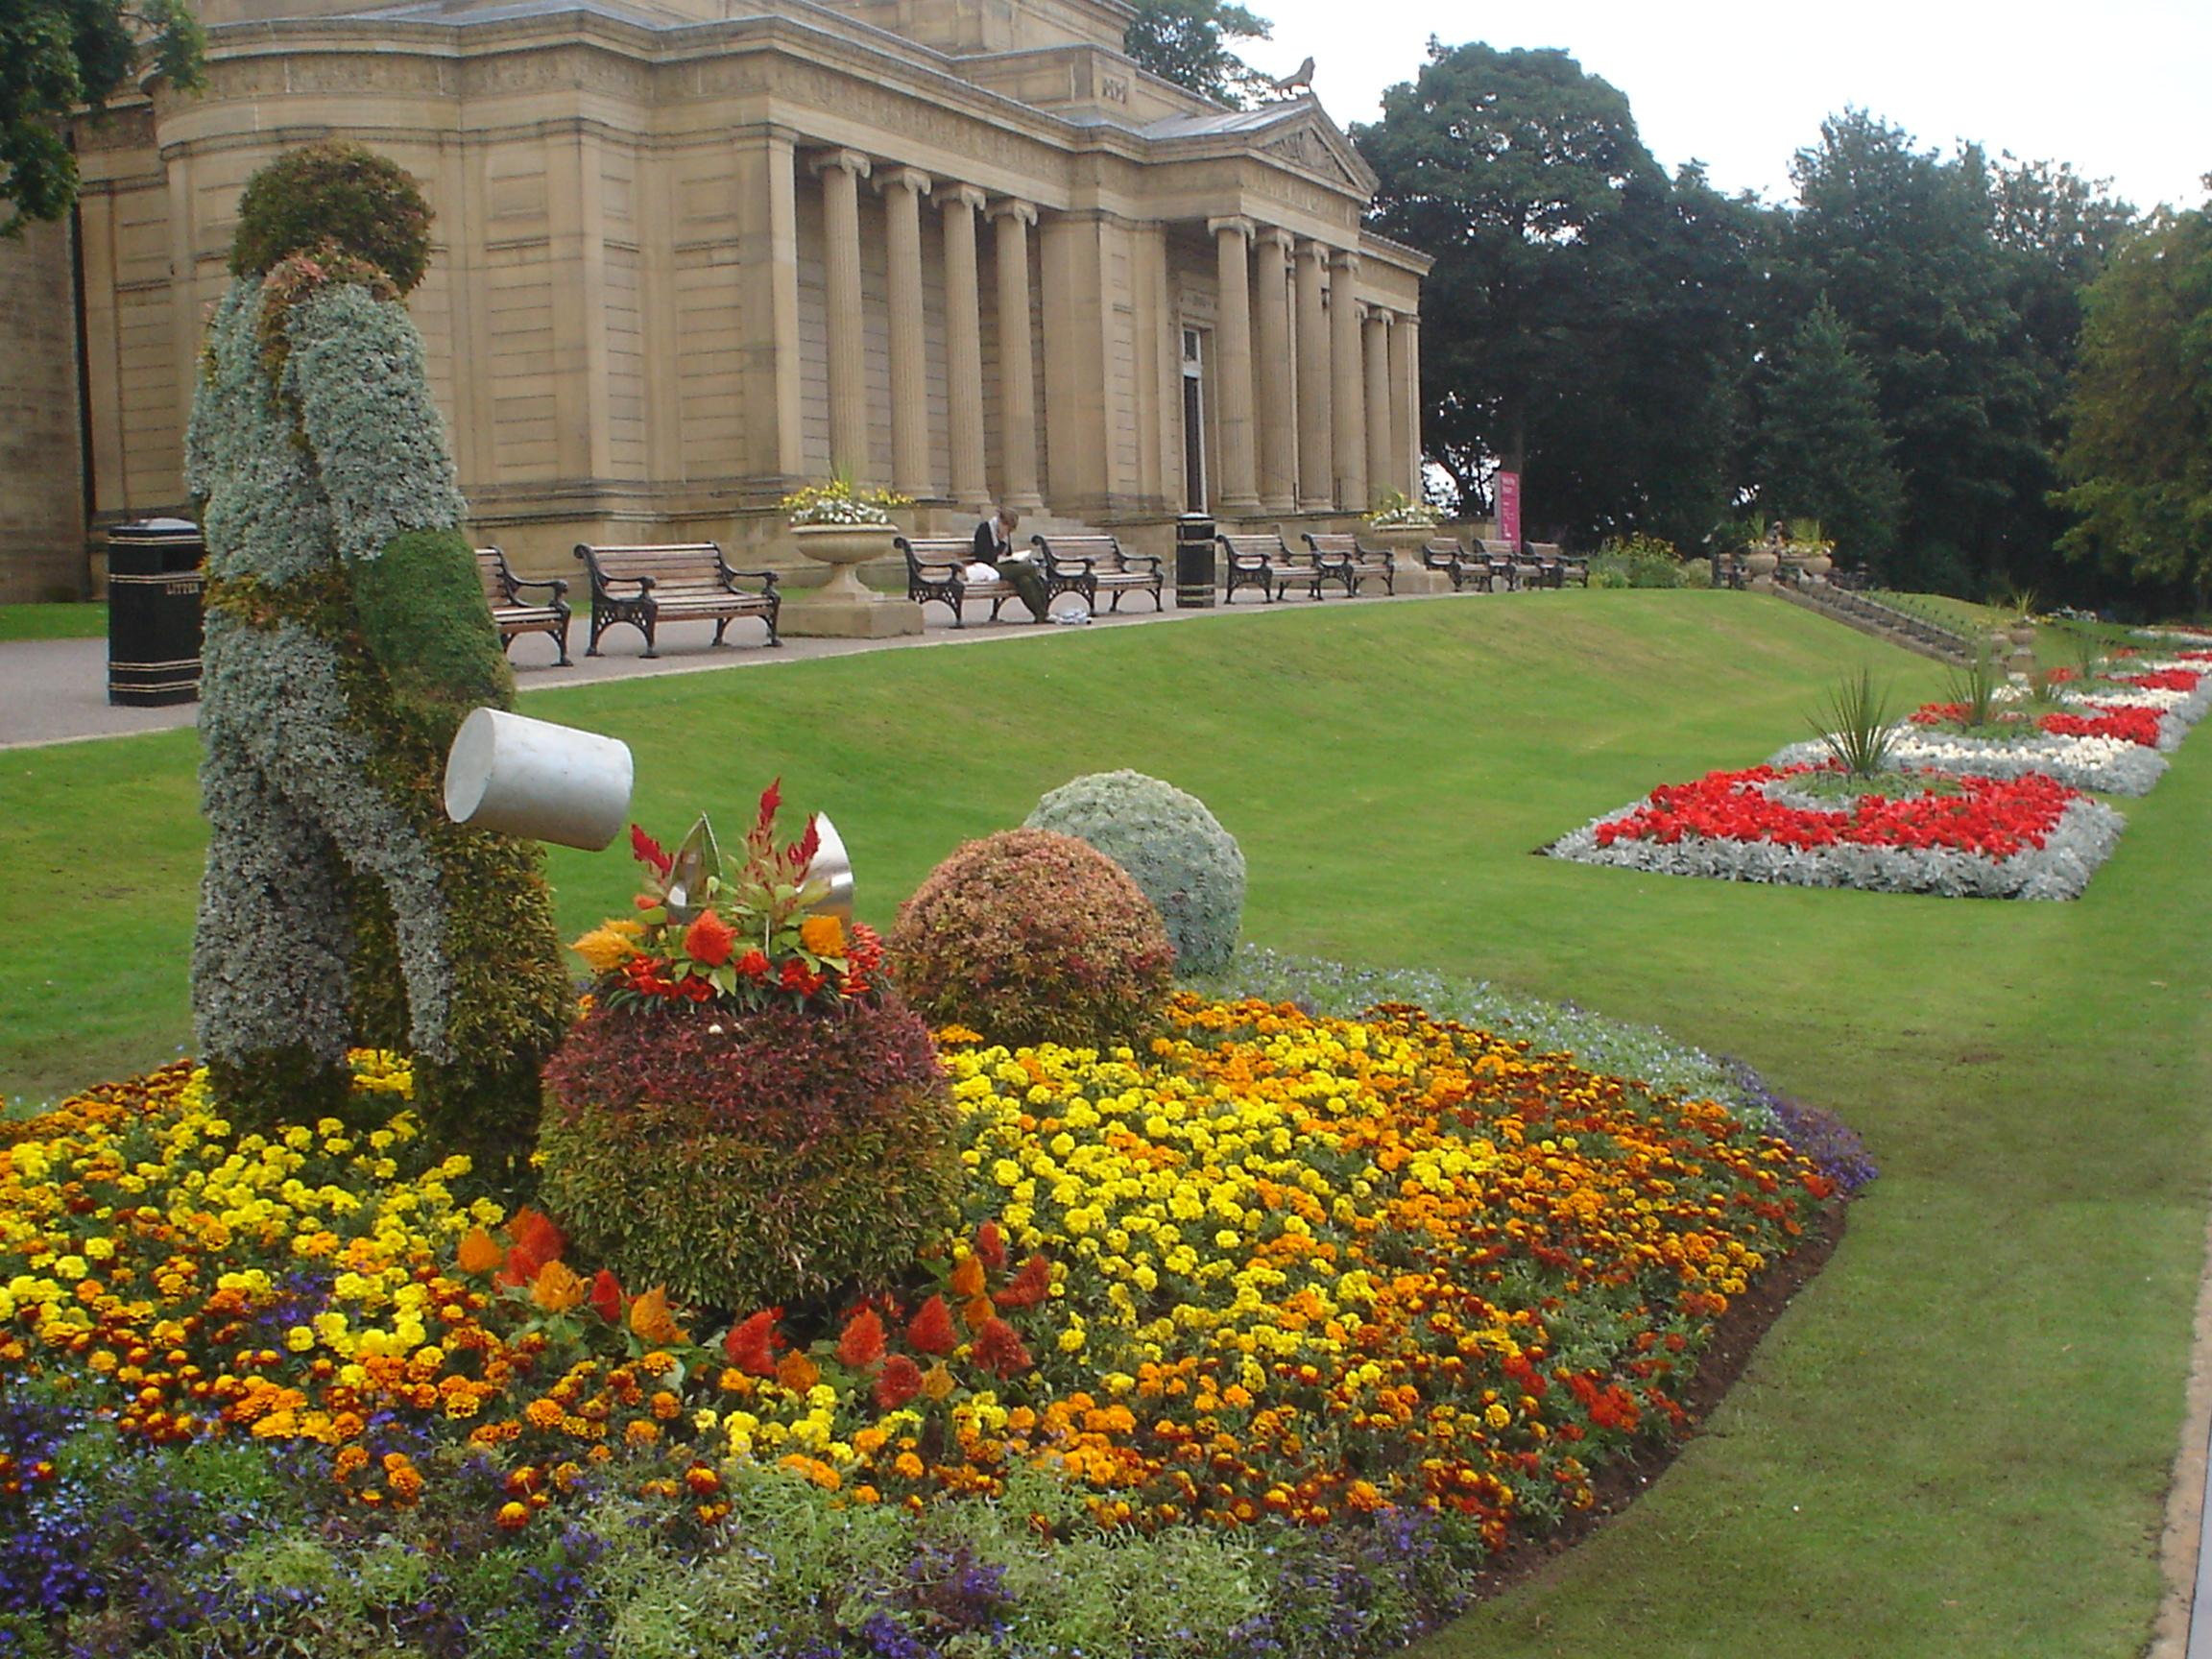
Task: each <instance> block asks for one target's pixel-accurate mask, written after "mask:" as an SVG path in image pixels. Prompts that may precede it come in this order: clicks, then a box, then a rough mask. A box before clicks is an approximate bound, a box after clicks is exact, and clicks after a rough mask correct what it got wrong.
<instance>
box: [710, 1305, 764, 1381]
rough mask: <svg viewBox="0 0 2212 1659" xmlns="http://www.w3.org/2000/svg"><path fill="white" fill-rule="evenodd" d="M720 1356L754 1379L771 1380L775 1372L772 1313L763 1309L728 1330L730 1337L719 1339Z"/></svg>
mask: <svg viewBox="0 0 2212 1659" xmlns="http://www.w3.org/2000/svg"><path fill="white" fill-rule="evenodd" d="M722 1352H723V1353H724V1354H725V1355H726V1356H727V1357H728V1358H729V1360H730V1363H731V1364H733V1365H734V1366H736V1367H737V1369H738V1370H740V1371H743V1372H745V1373H747V1374H748V1375H749V1376H754V1377H769V1376H773V1375H774V1374H775V1371H776V1310H774V1309H773V1308H763V1309H761V1310H760V1311H759V1312H757V1313H756V1314H754V1315H753V1316H752V1317H750V1318H748V1319H746V1320H744V1321H743V1322H741V1323H739V1324H736V1325H733V1326H732V1327H731V1328H730V1334H729V1335H727V1336H725V1337H723V1338H722Z"/></svg>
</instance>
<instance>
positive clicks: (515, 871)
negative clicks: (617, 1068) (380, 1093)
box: [185, 153, 572, 1179]
mask: <svg viewBox="0 0 2212 1659" xmlns="http://www.w3.org/2000/svg"><path fill="white" fill-rule="evenodd" d="M369 163H374V165H373V166H372V165H370V164H369ZM266 171H267V172H268V173H271V174H276V175H278V177H277V179H276V183H275V186H274V187H273V186H272V185H271V183H270V181H269V180H267V179H266V178H264V177H261V176H257V179H256V182H255V184H253V185H250V186H249V190H248V197H249V200H250V202H259V203H262V204H280V206H281V208H282V213H283V218H284V224H283V225H282V226H281V227H280V228H279V232H280V233H276V234H264V233H263V232H264V231H265V230H266V227H262V226H260V225H259V224H258V222H257V220H256V219H255V217H254V215H253V214H246V215H245V216H244V217H243V218H242V221H241V225H240V228H239V244H238V247H239V251H240V256H241V258H242V260H243V261H244V262H243V263H241V264H240V265H239V266H238V267H237V269H238V273H239V275H238V277H237V280H235V281H234V282H233V283H232V284H231V286H230V289H229V291H228V293H227V294H226V295H225V296H224V297H223V299H222V300H221V301H220V302H219V303H218V304H217V306H216V308H215V312H214V316H213V319H212V321H211V322H210V324H209V327H208V334H207V340H206V345H205V348H204V352H203V356H202V364H201V376H200V383H199V385H198V386H197V388H196V389H195V392H194V396H193V409H192V425H191V431H190V436H189V439H188V441H187V445H186V463H185V467H186V484H187V486H188V488H189V489H190V490H191V492H192V493H193V495H194V496H195V497H196V498H197V500H198V502H199V504H200V517H201V522H202V524H203V525H204V528H205V531H206V537H207V547H208V554H207V589H206V601H205V605H206V644H205V648H204V661H205V674H204V693H203V702H202V706H201V715H200V730H201V736H202V743H203V757H202V761H201V796H202V805H203V808H204V811H205V812H206V815H207V819H208V825H209V829H210V837H209V845H208V853H207V867H206V874H205V877H204V880H203V883H202V888H201V899H200V915H199V923H198V926H197V929H196V931H195V935H194V939H193V960H192V1001H193V1011H194V1017H195V1020H196V1023H197V1026H198V1041H199V1044H200V1049H201V1053H202V1054H203V1055H204V1058H205V1059H206V1061H207V1064H208V1067H209V1070H210V1072H211V1073H212V1077H213V1081H214V1084H215V1087H216V1089H217V1091H218V1094H219V1096H220V1097H221V1098H222V1100H223V1101H224V1104H225V1107H226V1109H227V1110H228V1111H229V1112H230V1113H231V1115H232V1116H233V1117H235V1118H239V1119H240V1120H241V1121H242V1122H243V1123H247V1124H252V1125H254V1126H257V1127H260V1126H268V1125H270V1124H274V1123H277V1122H296V1121H300V1120H302V1119H305V1120H308V1121H312V1120H313V1119H314V1118H317V1117H320V1116H325V1115H328V1116H340V1117H342V1116H344V1115H345V1112H346V1105H347V1102H348V1100H349V1093H350V1092H349V1087H348V1075H349V1074H348V1070H347V1067H346V1064H345V1060H346V1051H347V1049H348V1048H349V1046H376V1047H387V1048H396V1049H400V1050H404V1051H406V1052H408V1053H409V1054H411V1056H412V1057H413V1059H414V1062H415V1076H416V1090H417V1094H416V1104H417V1110H418V1112H419V1114H420V1115H421V1118H422V1119H423V1121H424V1124H425V1127H426V1129H427V1130H428V1131H429V1133H431V1134H432V1135H433V1136H435V1137H437V1138H438V1139H440V1140H442V1141H444V1142H447V1143H450V1144H452V1145H454V1146H455V1147H457V1148H459V1149H463V1150H467V1151H469V1152H471V1153H473V1154H474V1155H476V1157H477V1159H478V1161H479V1168H480V1170H482V1171H483V1172H484V1173H486V1174H488V1175H491V1176H492V1177H493V1179H497V1178H498V1177H499V1176H500V1175H501V1174H507V1175H516V1174H518V1173H519V1172H520V1170H521V1169H522V1167H523V1166H522V1163H521V1160H522V1159H523V1157H524V1156H525V1155H526V1154H527V1151H528V1147H529V1143H530V1139H531V1137H532V1136H533V1135H534V1133H535V1129H536V1123H537V1113H538V1098H539V1083H538V1069H539V1064H540V1062H541V1060H542V1059H543V1058H544V1057H545V1056H546V1055H547V1054H548V1053H550V1052H551V1051H552V1049H553V1047H554V1046H556V1045H557V1044H558V1043H559V1041H560V1039H561V1036H562V1033H563V1032H564V1031H565V1029H566V1026H567V1024H568V1021H569V1018H570V1015H571V1012H572V997H571V993H570V991H569V988H568V984H567V979H566V975H565V972H564V970H563V966H562V960H561V953H560V942H559V937H558V935H557V934H556V933H555V932H554V929H553V916H552V903H551V896H550V894H549V893H548V892H547V890H546V886H545V882H544V879H543V876H542V872H541V854H540V852H539V849H538V848H537V847H536V845H535V844H532V843H526V842H521V841H517V840H515V839H513V838H511V837H508V836H502V835H494V834H491V833H489V832H487V831H484V830H481V829H463V828H460V827H458V826H456V825H454V824H452V823H451V822H450V821H448V820H447V819H446V817H445V811H444V807H443V802H442V799H441V793H440V787H439V785H440V778H441V773H442V770H443V767H444V762H445V752H446V749H447V748H448V747H449V746H450V744H451V742H452V737H453V733H454V732H455V730H456V729H457V728H458V726H459V724H460V722H461V720H462V719H463V717H464V716H465V715H467V713H468V712H469V709H473V708H475V707H478V706H481V705H491V706H493V707H498V708H512V707H513V705H514V695H515V685H514V679H513V676H512V675H511V674H510V673H509V671H508V668H507V663H506V659H505V656H504V654H503V653H502V651H501V649H500V642H499V637H498V632H497V630H496V629H495V628H494V627H493V622H492V617H491V613H490V610H489V609H488V607H487V606H486V604H485V601H484V596H483V588H482V585H481V583H480V582H479V580H478V578H477V575H476V570H475V561H474V556H473V553H472V551H471V549H470V546H469V541H468V540H467V538H466V537H464V536H463V535H462V534H461V533H460V531H459V529H458V526H459V525H460V524H461V522H462V519H463V517H464V515H465V514H466V512H467V510H468V509H467V503H466V502H464V501H463V500H462V498H461V494H460V492H459V490H458V489H457V488H456V487H455V482H454V473H453V463H452V459H451V456H450V454H449V453H448V451H447V448H446V445H445V427H444V423H443V421H441V420H440V418H439V415H438V411H437V408H436V407H435V405H434V404H433V403H432V401H431V397H430V388H429V382H428V380H427V378H426V377H425V374H424V372H423V354H422V342H421V337H420V336H419V335H418V334H417V333H416V331H415V325H414V324H413V323H412V322H411V321H410V320H409V318H408V316H407V312H406V310H405V308H404V307H403V306H402V305H401V304H400V303H399V299H398V295H399V293H400V292H401V290H402V287H403V286H404V285H405V284H406V282H407V280H409V279H410V274H411V275H420V271H421V260H420V258H419V257H416V256H415V255H420V254H422V253H423V252H425V250H426V236H427V233H426V230H425V229H424V227H426V225H427V223H428V218H429V214H428V210H427V208H426V207H423V206H422V205H421V198H420V195H419V194H417V193H415V192H414V187H413V183H412V181H411V180H407V179H406V176H405V175H404V174H402V173H399V172H398V170H397V168H395V167H393V166H392V165H391V163H389V162H385V161H381V160H380V158H376V157H373V156H372V157H369V160H368V162H361V161H360V160H359V158H358V157H354V158H353V161H352V163H351V164H349V165H347V166H344V167H340V168H337V169H335V170H333V169H331V168H328V167H322V166H311V165H305V164H303V163H302V162H301V159H300V156H299V153H296V154H295V156H287V157H282V158H279V159H278V160H277V161H276V162H274V163H272V164H271V167H270V168H269V169H268V170H266ZM364 174H368V175H373V176H374V177H375V178H376V179H378V180H380V188H382V189H383V191H384V192H385V194H386V195H387V196H388V195H389V194H390V193H391V192H392V191H394V190H401V191H402V193H404V194H413V195H414V202H415V209H416V210H415V211H414V212H413V213H411V214H407V215H400V216H399V218H400V220H401V221H403V223H404V224H405V225H407V226H412V228H413V241H414V242H418V243H421V244H422V246H421V247H415V248H414V251H413V253H412V254H411V253H409V252H408V247H407V246H401V247H400V248H399V250H398V252H397V253H395V252H393V251H392V249H391V248H389V247H379V248H378V249H376V250H375V251H376V252H381V253H382V254H383V256H384V257H386V258H388V259H391V260H392V261H393V262H394V263H396V264H397V265H399V266H401V267H402V268H403V272H402V280H401V281H400V282H397V283H396V282H395V281H394V280H393V278H392V276H391V275H390V274H388V273H387V272H386V271H385V270H384V269H383V268H382V267H381V266H380V265H377V264H373V263H372V262H371V261H370V260H369V259H368V258H366V257H364V252H367V250H365V249H363V248H362V247H359V246H352V245H349V243H348V241H347V240H345V239H344V238H343V237H342V236H339V235H335V234H334V235H331V236H326V237H324V238H322V239H320V240H316V241H313V242H312V243H309V244H308V245H307V246H306V247H305V248H304V249H302V246H301V244H302V240H303V237H304V231H303V230H302V227H303V226H312V225H313V224H314V223H316V221H317V212H318V206H317V202H316V200H315V196H314V192H315V191H316V189H317V188H319V185H318V183H317V180H325V179H328V178H331V177H333V176H335V177H338V178H340V179H341V180H345V181H347V185H348V188H349V190H350V189H351V186H352V184H353V183H354V182H357V181H358V180H359V179H360V178H361V177H363V176H364ZM395 179H396V180H397V183H396V182H395ZM358 218H359V215H358V214H357V213H355V212H353V211H352V209H351V207H349V205H348V203H347V202H337V203H334V204H329V210H328V212H327V213H326V214H325V216H324V222H325V223H327V224H329V225H330V226H332V227H333V228H334V229H341V230H342V229H344V228H346V227H348V226H349V225H352V224H354V223H355V222H356V221H357V220H358ZM385 229H386V231H387V232H389V231H390V229H391V226H390V225H389V224H387V225H386V227H385ZM386 240H387V241H388V240H389V237H388V235H387V237H386ZM254 247H264V248H267V249H269V250H270V253H269V258H270V261H271V262H270V263H267V264H263V263H261V262H260V261H258V260H255V259H252V258H250V257H247V252H246V251H248V250H250V249H252V248H254ZM486 1166H490V1167H486Z"/></svg>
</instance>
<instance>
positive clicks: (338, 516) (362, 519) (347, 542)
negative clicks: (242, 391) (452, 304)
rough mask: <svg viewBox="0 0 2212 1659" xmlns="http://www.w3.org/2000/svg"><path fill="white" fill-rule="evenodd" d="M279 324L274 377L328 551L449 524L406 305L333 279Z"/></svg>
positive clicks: (446, 477) (374, 546) (373, 551)
mask: <svg viewBox="0 0 2212 1659" xmlns="http://www.w3.org/2000/svg"><path fill="white" fill-rule="evenodd" d="M283 327H284V332H285V338H286V340H287V342H288V344H289V346H290V350H289V351H288V352H287V353H286V355H285V359H284V367H283V370H282V373H281V376H280V378H279V381H278V388H279V390H280V391H281V392H282V393H283V395H284V396H285V397H286V399H287V400H288V401H289V402H290V403H291V404H292V406H293V408H295V409H296V410H298V412H299V416H300V427H301V432H302V433H303V434H304V435H305V437H306V440H307V446H308V448H309V450H310V451H311V452H312V453H313V455H314V457H315V462H316V466H317V468H318V469H319V471H320V474H321V478H322V483H323V489H324V493H325V494H326V495H327V496H328V497H329V500H330V513H331V518H332V520H333V527H334V529H335V531H336V534H337V539H338V553H339V556H340V557H341V558H342V559H343V560H345V562H346V563H347V564H349V565H351V564H354V563H356V562H361V561H370V560H374V559H375V558H377V557H378V556H379V555H381V554H382V553H383V551H384V548H385V546H386V544H387V543H389V542H390V541H392V540H393V538H394V537H397V536H399V535H401V534H403V533H405V532H406V531H409V530H450V529H453V528H455V527H457V526H458V525H460V524H461V523H462V522H463V521H464V520H465V519H466V518H467V517H468V516H469V503H468V502H467V501H465V500H464V499H463V498H462V495H461V492H460V489H459V487H458V486H457V485H456V483H455V482H454V476H453V460H452V457H451V455H450V454H449V453H448V452H447V450H446V446H445V421H444V420H443V419H442V418H441V417H440V416H439V413H438V409H437V406H436V405H435V404H434V403H433V402H432V401H431V400H430V381H429V376H428V374H427V373H426V371H425V369H424V366H423V357H422V337H421V335H420V334H418V333H416V331H415V325H414V324H413V323H412V322H411V321H410V320H409V319H408V316H407V312H406V309H405V307H403V306H401V305H400V304H399V303H398V302H397V301H391V300H378V299H376V298H375V297H374V296H373V294H371V293H370V292H369V290H368V289H367V288H365V287H363V286H361V285H360V284H358V283H354V282H339V283H333V284H331V285H330V286H328V287H325V288H322V289H320V290H318V291H317V292H315V293H312V294H309V295H307V296H305V297H303V298H301V300H299V301H297V302H296V303H294V304H293V305H292V306H291V307H290V310H289V314H288V315H287V316H286V318H285V319H284V323H283Z"/></svg>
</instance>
